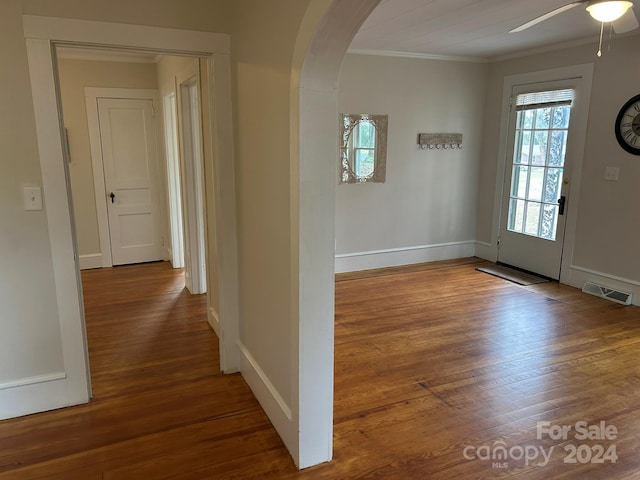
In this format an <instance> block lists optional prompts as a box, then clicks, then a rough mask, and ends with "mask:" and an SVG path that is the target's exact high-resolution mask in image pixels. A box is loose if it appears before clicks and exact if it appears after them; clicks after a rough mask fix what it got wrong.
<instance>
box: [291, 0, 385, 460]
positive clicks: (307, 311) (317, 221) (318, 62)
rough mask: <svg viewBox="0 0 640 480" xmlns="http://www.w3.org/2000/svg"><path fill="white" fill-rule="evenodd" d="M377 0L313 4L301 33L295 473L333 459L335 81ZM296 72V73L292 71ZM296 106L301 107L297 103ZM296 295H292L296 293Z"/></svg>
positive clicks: (297, 64) (295, 139)
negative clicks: (296, 441) (298, 469)
mask: <svg viewBox="0 0 640 480" xmlns="http://www.w3.org/2000/svg"><path fill="white" fill-rule="evenodd" d="M378 3H380V0H313V1H312V2H311V3H310V5H309V8H308V10H307V13H306V15H305V18H304V19H303V22H302V25H301V27H300V31H299V35H298V39H297V43H296V49H295V51H294V61H293V65H292V77H293V78H292V86H296V85H297V88H295V87H294V88H295V90H294V94H293V95H292V103H291V131H292V142H291V143H292V152H291V155H292V159H293V162H292V163H293V164H294V165H295V161H296V160H297V161H298V164H297V167H298V169H297V170H298V171H297V175H298V179H297V180H298V181H297V182H296V183H295V184H294V185H293V186H292V193H291V195H292V198H291V204H292V208H294V206H295V207H297V212H298V215H297V217H295V218H293V219H292V227H291V228H292V230H293V231H292V237H293V238H297V239H298V242H297V243H294V244H293V248H292V264H293V265H297V269H295V268H294V270H293V271H294V272H297V274H298V277H297V278H294V279H293V282H294V285H295V286H296V287H297V292H295V293H294V294H293V295H292V302H293V303H294V305H292V312H297V313H298V319H297V320H298V321H297V322H295V319H294V324H295V323H297V324H298V328H299V330H298V349H299V350H298V356H297V357H298V359H299V366H298V368H299V369H298V379H297V380H298V385H297V387H298V396H297V397H298V401H299V404H298V406H297V407H298V409H297V410H298V421H299V425H298V427H299V429H298V432H299V438H298V451H297V452H295V451H292V452H291V453H292V454H293V456H294V459H296V463H297V464H298V466H299V467H300V468H305V467H309V466H312V465H316V464H318V463H321V462H325V461H328V460H330V459H331V456H332V433H333V321H334V248H335V246H334V239H335V233H334V215H335V213H334V204H335V184H336V178H337V177H336V165H337V162H336V159H337V158H338V157H337V155H338V149H337V141H336V139H337V138H338V89H337V87H338V77H339V75H340V68H341V65H342V60H343V58H344V55H345V53H346V51H347V48H348V47H349V45H350V44H351V41H352V39H353V37H354V36H355V34H356V33H357V31H358V29H359V28H360V26H361V25H362V23H363V22H364V21H365V20H366V18H367V17H368V16H369V14H370V13H371V12H372V11H373V10H374V9H375V7H376V6H377V5H378ZM298 72H299V73H298ZM298 102H299V103H298ZM296 293H297V294H296Z"/></svg>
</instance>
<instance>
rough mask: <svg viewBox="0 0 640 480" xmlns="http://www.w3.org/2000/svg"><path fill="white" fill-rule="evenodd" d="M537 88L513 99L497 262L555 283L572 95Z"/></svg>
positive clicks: (562, 224) (561, 242) (566, 182)
mask: <svg viewBox="0 0 640 480" xmlns="http://www.w3.org/2000/svg"><path fill="white" fill-rule="evenodd" d="M540 88H541V86H533V87H532V86H531V85H529V86H528V87H520V88H519V89H516V90H515V91H514V95H513V97H512V98H513V101H512V111H511V115H510V126H509V140H508V144H507V152H509V154H510V156H509V158H508V161H507V163H506V172H505V184H504V189H503V192H504V193H503V204H502V212H503V215H502V220H501V225H500V236H499V247H498V261H500V262H502V263H506V264H508V265H513V266H516V267H519V268H523V269H525V270H529V271H531V272H535V273H538V274H540V275H544V276H546V277H550V278H553V279H559V278H560V267H561V262H562V249H563V245H564V233H565V222H566V215H565V213H566V208H567V202H568V197H569V174H568V171H569V167H570V165H569V161H570V159H571V156H570V155H567V141H568V138H569V135H570V134H571V133H570V132H571V130H570V120H571V106H572V103H573V100H574V96H575V91H574V90H573V89H562V88H558V89H554V90H543V91H540V90H539V89H540ZM532 89H533V90H532Z"/></svg>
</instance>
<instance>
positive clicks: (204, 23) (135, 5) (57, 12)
mask: <svg viewBox="0 0 640 480" xmlns="http://www.w3.org/2000/svg"><path fill="white" fill-rule="evenodd" d="M22 3H23V5H24V6H23V10H24V13H25V14H26V15H43V16H47V17H65V18H76V19H81V20H96V21H101V22H116V23H128V24H132V25H150V26H154V27H168V28H184V29H188V30H201V31H205V32H217V33H229V17H230V10H231V7H232V6H233V3H234V1H233V0H232V1H229V0H135V1H132V0H109V1H108V2H106V1H104V0H55V1H53V2H52V1H51V0H23V1H22Z"/></svg>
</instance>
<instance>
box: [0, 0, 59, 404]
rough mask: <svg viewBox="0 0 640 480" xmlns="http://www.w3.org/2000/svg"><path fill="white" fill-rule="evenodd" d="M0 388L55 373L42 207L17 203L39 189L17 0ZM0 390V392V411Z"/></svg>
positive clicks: (12, 13)
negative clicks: (28, 189) (27, 189)
mask: <svg viewBox="0 0 640 480" xmlns="http://www.w3.org/2000/svg"><path fill="white" fill-rule="evenodd" d="M0 64H1V65H3V68H2V69H1V73H0V85H1V86H2V88H0V104H1V105H2V109H1V111H0V158H1V159H2V174H1V175H0V252H1V254H0V388H2V387H3V386H4V385H5V383H6V382H12V381H19V380H23V379H26V378H28V377H35V376H39V375H46V374H51V373H55V372H60V371H62V370H63V369H64V368H63V359H62V345H61V338H60V329H59V324H58V318H57V314H56V312H57V311H58V307H57V301H56V296H55V288H54V278H53V266H52V260H51V250H50V247H49V232H48V228H47V218H46V214H47V210H46V204H47V192H46V191H44V192H43V197H44V210H42V211H31V212H26V211H24V210H23V208H22V185H33V186H41V185H42V180H41V174H40V164H39V159H38V149H37V146H36V136H35V123H34V122H35V121H34V115H33V106H32V103H31V92H30V88H29V72H28V67H27V57H26V49H25V43H24V37H23V32H22V11H21V2H20V1H18V0H9V1H6V2H3V4H2V15H0ZM5 392H6V391H4V390H0V412H1V411H2V410H4V407H7V408H9V407H10V406H9V405H3V401H4V396H3V394H4V393H5Z"/></svg>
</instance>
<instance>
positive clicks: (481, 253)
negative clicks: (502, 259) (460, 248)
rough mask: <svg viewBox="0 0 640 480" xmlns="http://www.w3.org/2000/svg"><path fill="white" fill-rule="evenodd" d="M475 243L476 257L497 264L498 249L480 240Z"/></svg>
mask: <svg viewBox="0 0 640 480" xmlns="http://www.w3.org/2000/svg"><path fill="white" fill-rule="evenodd" d="M475 243H476V254H475V256H476V257H478V258H482V259H483V260H489V261H490V262H495V261H496V260H497V259H498V249H497V248H495V247H494V246H493V245H491V244H490V243H487V242H480V241H479V240H476V242H475Z"/></svg>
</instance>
